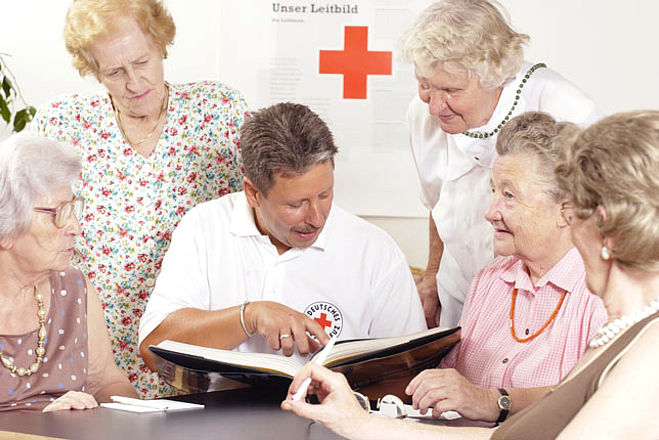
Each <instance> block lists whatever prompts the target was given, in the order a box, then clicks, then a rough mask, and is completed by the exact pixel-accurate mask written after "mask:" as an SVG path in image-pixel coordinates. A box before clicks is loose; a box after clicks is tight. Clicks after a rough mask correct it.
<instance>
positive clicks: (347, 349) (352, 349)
mask: <svg viewBox="0 0 659 440" xmlns="http://www.w3.org/2000/svg"><path fill="white" fill-rule="evenodd" d="M448 330H450V329H449V328H433V329H430V330H424V331H421V332H418V333H413V334H411V335H405V336H396V337H391V338H378V339H361V340H347V341H339V342H337V343H336V345H335V346H334V349H333V350H332V352H331V353H330V354H329V356H327V360H325V362H324V364H323V365H325V366H326V367H331V366H332V365H334V364H337V363H339V362H344V361H347V360H349V359H352V358H355V357H357V356H362V355H365V354H368V353H371V352H375V351H378V350H382V349H385V348H390V347H394V346H396V345H401V344H406V343H408V342H411V341H414V340H415V339H418V338H422V337H426V336H431V335H436V334H438V333H442V332H445V331H448ZM317 354H318V353H315V354H314V356H313V357H312V358H311V359H312V360H313V359H314V358H315V356H316V355H317Z"/></svg>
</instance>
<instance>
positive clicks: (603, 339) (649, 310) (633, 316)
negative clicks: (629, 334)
mask: <svg viewBox="0 0 659 440" xmlns="http://www.w3.org/2000/svg"><path fill="white" fill-rule="evenodd" d="M657 312H659V298H657V299H655V300H653V301H652V302H651V303H650V304H649V305H647V306H645V307H643V308H642V309H641V310H636V311H635V312H632V313H628V314H627V315H624V316H621V317H620V318H618V319H616V320H615V321H611V322H609V323H608V324H606V325H605V326H604V327H602V328H600V329H599V331H598V332H597V334H596V335H595V337H594V338H593V339H592V340H591V341H590V342H589V343H588V347H589V348H597V347H601V346H602V345H604V344H606V343H607V342H609V341H610V340H612V339H613V338H614V337H615V336H616V335H617V334H618V333H620V332H621V331H623V330H624V329H626V328H627V327H631V326H632V325H634V324H636V323H637V322H639V321H641V320H643V319H645V318H647V317H648V316H650V315H652V314H653V313H657Z"/></svg>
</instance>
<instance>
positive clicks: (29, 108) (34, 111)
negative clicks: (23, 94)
mask: <svg viewBox="0 0 659 440" xmlns="http://www.w3.org/2000/svg"><path fill="white" fill-rule="evenodd" d="M28 110H29V112H30V121H31V120H32V118H34V115H36V114H37V109H36V108H34V106H32V105H31V106H29V107H28Z"/></svg>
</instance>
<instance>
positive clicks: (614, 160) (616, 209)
mask: <svg viewBox="0 0 659 440" xmlns="http://www.w3.org/2000/svg"><path fill="white" fill-rule="evenodd" d="M657 164H659V111H656V110H645V111H634V112H628V113H619V114H616V115H613V116H609V117H608V118H605V119H603V120H601V121H599V122H598V123H596V124H594V125H592V126H591V127H590V128H588V129H587V130H585V131H584V132H583V133H581V134H580V135H579V137H578V138H577V139H576V141H575V142H574V143H573V144H572V145H569V146H568V147H567V148H565V149H564V150H563V151H562V154H561V157H560V159H559V162H558V165H557V166H556V169H555V173H556V177H557V179H558V183H559V185H560V186H561V188H563V189H564V190H566V191H568V192H569V193H570V194H571V199H572V202H573V204H574V208H575V209H574V211H575V215H576V216H577V217H578V218H580V219H587V218H589V217H590V216H592V215H593V214H594V213H595V210H596V208H597V207H598V206H602V207H603V208H604V209H605V211H606V216H605V218H600V219H598V227H599V230H600V232H601V233H602V234H603V235H604V236H609V237H613V238H615V240H614V246H613V249H611V251H612V256H613V258H614V259H615V260H616V261H617V262H619V263H620V264H621V265H623V266H627V267H630V268H635V269H638V270H642V271H648V272H655V271H658V270H659V173H658V172H657Z"/></svg>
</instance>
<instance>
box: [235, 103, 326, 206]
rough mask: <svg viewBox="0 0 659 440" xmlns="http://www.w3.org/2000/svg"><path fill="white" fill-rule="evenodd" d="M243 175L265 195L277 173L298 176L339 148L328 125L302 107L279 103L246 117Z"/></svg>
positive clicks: (243, 129) (241, 138) (241, 141)
mask: <svg viewBox="0 0 659 440" xmlns="http://www.w3.org/2000/svg"><path fill="white" fill-rule="evenodd" d="M240 146H241V149H242V155H243V165H244V167H245V176H246V177H247V178H248V179H249V180H251V182H252V184H254V186H255V187H256V188H257V189H258V190H259V191H261V192H263V193H264V194H265V195H267V192H268V190H269V189H270V188H271V187H272V184H273V181H274V177H275V175H276V174H280V173H281V174H283V175H301V174H304V173H306V172H307V171H308V170H309V169H310V168H312V167H313V166H315V165H318V164H321V163H323V162H326V161H328V160H331V161H332V164H334V155H335V154H336V153H337V151H338V149H337V148H336V146H335V145H334V139H333V137H332V133H331V132H330V129H329V128H328V127H327V124H325V122H324V121H323V120H322V119H320V117H319V116H318V115H317V114H315V113H314V112H312V111H311V110H310V109H309V108H308V107H306V106H304V105H302V104H293V103H290V102H286V103H279V104H275V105H272V106H270V107H266V108H263V109H261V110H259V111H257V112H254V113H252V114H251V115H250V116H248V117H247V119H246V120H245V122H244V123H243V125H242V127H241V128H240Z"/></svg>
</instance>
